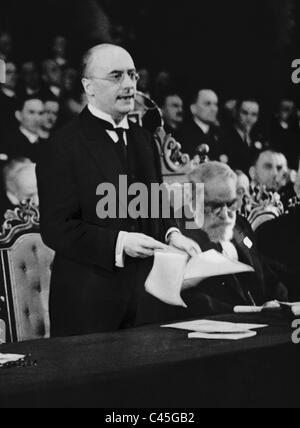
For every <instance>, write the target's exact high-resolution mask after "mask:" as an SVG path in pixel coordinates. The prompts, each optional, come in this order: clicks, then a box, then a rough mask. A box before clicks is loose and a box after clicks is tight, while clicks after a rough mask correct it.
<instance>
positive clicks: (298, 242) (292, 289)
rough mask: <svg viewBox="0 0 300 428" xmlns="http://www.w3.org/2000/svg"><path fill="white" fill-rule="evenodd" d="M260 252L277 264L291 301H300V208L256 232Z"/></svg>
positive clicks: (268, 223)
mask: <svg viewBox="0 0 300 428" xmlns="http://www.w3.org/2000/svg"><path fill="white" fill-rule="evenodd" d="M256 239H257V244H258V246H259V249H260V251H261V252H262V253H263V254H264V255H265V256H267V257H268V258H270V259H271V261H272V262H275V266H276V268H277V271H278V274H279V275H280V276H281V277H282V279H283V280H284V281H285V283H287V285H288V289H289V294H290V299H291V301H299V300H300V257H299V254H300V207H298V208H296V209H295V210H294V211H293V212H291V213H290V214H287V215H284V216H282V217H280V218H278V219H276V220H273V221H270V222H267V223H264V224H263V225H262V226H261V227H260V228H259V229H258V230H257V231H256Z"/></svg>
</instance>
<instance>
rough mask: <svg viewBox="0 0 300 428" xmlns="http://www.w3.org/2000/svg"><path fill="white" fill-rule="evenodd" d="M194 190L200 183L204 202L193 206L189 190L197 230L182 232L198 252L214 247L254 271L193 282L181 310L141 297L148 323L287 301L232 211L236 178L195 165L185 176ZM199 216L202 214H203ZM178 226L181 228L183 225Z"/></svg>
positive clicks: (215, 167)
mask: <svg viewBox="0 0 300 428" xmlns="http://www.w3.org/2000/svg"><path fill="white" fill-rule="evenodd" d="M189 179H190V182H191V183H192V184H193V186H194V189H196V185H197V184H204V185H205V206H204V212H202V211H203V207H201V206H200V205H199V204H197V199H196V190H195V191H194V192H193V205H194V206H193V211H194V212H195V213H196V215H195V223H196V225H197V226H199V227H198V228H197V229H196V228H195V229H190V228H189V230H187V231H185V233H186V235H187V236H189V237H190V238H191V239H193V240H195V241H196V242H197V243H198V244H199V246H200V247H201V249H202V250H203V251H208V250H211V249H215V250H217V251H219V252H221V253H223V254H225V255H226V256H228V257H229V258H231V259H233V260H236V261H237V260H238V261H240V262H242V263H245V264H247V265H249V266H252V267H253V268H254V270H255V272H253V273H243V274H237V275H226V276H216V277H214V278H209V279H205V280H203V281H199V283H198V284H197V286H196V287H195V288H190V289H187V290H184V291H183V293H182V299H183V300H184V302H185V303H186V305H187V309H183V308H179V307H175V306H174V307H172V306H170V305H166V304H164V303H162V302H159V301H158V300H157V299H155V298H153V297H151V296H146V297H145V299H146V302H147V303H146V304H145V306H146V307H147V311H144V313H143V314H142V315H141V316H142V317H143V319H144V320H147V321H148V322H153V321H156V322H168V321H175V320H181V319H188V318H197V317H206V316H210V315H216V314H222V313H224V314H225V313H230V312H232V311H233V308H234V307H235V306H237V305H248V306H252V305H253V304H256V305H263V304H264V303H266V302H267V301H269V300H273V299H276V298H278V299H280V298H281V299H287V291H286V289H285V287H284V286H283V285H282V284H281V283H280V281H279V280H278V279H277V278H276V276H275V275H274V274H273V272H272V270H271V269H270V268H269V266H268V265H267V264H266V263H265V261H264V260H263V258H262V257H261V256H260V254H259V252H258V250H257V248H256V245H255V239H254V234H253V231H252V230H251V227H250V225H249V224H248V222H247V221H246V220H245V219H243V218H242V217H240V216H238V215H237V208H238V199H237V177H236V175H235V173H234V172H233V171H232V170H231V169H230V168H229V167H228V166H227V165H224V164H221V163H218V162H209V163H206V164H202V165H200V167H199V168H197V169H195V170H194V171H193V172H192V173H191V174H190V176H189ZM203 214H204V216H203ZM183 230H184V229H183Z"/></svg>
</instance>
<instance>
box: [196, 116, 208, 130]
mask: <svg viewBox="0 0 300 428" xmlns="http://www.w3.org/2000/svg"><path fill="white" fill-rule="evenodd" d="M194 122H195V124H196V125H197V126H199V128H200V129H202V131H203V132H204V134H208V133H209V130H210V126H209V125H207V123H204V122H202V120H200V119H198V118H197V117H194Z"/></svg>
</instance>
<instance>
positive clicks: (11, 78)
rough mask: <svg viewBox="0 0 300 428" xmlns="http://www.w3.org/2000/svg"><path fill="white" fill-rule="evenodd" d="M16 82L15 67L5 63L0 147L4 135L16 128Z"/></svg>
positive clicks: (0, 114) (2, 86) (0, 107)
mask: <svg viewBox="0 0 300 428" xmlns="http://www.w3.org/2000/svg"><path fill="white" fill-rule="evenodd" d="M17 82H18V71H17V67H16V65H15V64H14V63H12V62H8V63H6V68H5V83H3V84H2V85H1V88H0V145H3V138H4V134H5V133H6V132H7V131H8V130H11V129H12V128H15V127H16V126H17V121H16V117H15V112H16V109H17V104H18V101H17V94H16V86H17ZM1 142H2V144H1ZM1 151H2V150H1Z"/></svg>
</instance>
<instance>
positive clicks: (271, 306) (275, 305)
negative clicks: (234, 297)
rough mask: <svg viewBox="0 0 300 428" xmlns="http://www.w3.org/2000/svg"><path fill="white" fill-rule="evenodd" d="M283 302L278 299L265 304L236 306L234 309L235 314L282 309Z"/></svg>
mask: <svg viewBox="0 0 300 428" xmlns="http://www.w3.org/2000/svg"><path fill="white" fill-rule="evenodd" d="M280 310H281V304H280V303H279V302H278V301H277V300H274V301H271V302H267V303H266V304H265V305H263V306H236V307H235V308H234V309H233V311H234V313H235V314H260V313H261V312H268V311H272V312H273V311H280Z"/></svg>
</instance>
